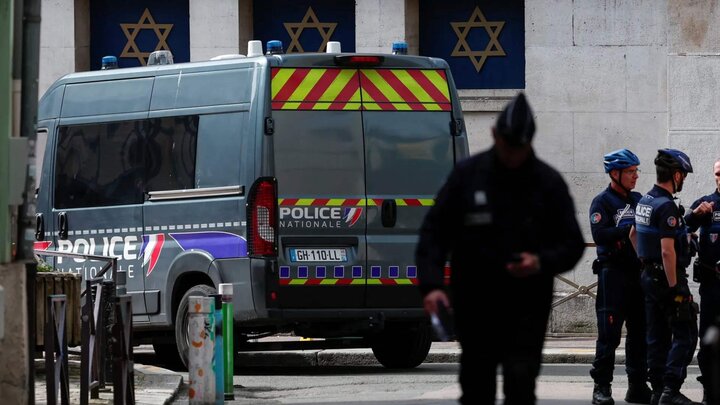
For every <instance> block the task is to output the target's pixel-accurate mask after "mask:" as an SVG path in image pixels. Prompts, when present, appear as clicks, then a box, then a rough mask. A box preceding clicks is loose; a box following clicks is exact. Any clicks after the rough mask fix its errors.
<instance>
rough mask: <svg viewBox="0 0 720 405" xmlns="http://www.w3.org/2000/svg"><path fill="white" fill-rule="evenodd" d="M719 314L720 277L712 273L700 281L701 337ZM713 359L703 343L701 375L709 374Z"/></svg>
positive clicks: (699, 361) (699, 354) (701, 348)
mask: <svg viewBox="0 0 720 405" xmlns="http://www.w3.org/2000/svg"><path fill="white" fill-rule="evenodd" d="M718 316H720V279H718V277H716V276H715V275H714V274H711V275H709V276H708V277H705V278H704V279H703V280H702V282H701V283H700V338H702V337H703V336H705V332H706V331H707V329H708V327H710V325H712V324H713V321H714V320H715V319H717V317H718ZM712 361H713V359H712V358H711V357H710V354H709V353H708V350H707V348H706V347H704V346H702V345H701V346H700V351H699V352H698V366H700V374H701V375H703V376H707V375H709V371H710V367H712ZM708 383H709V382H708ZM703 385H705V381H703ZM706 388H707V387H706Z"/></svg>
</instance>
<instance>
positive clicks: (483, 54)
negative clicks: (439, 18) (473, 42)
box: [450, 7, 506, 73]
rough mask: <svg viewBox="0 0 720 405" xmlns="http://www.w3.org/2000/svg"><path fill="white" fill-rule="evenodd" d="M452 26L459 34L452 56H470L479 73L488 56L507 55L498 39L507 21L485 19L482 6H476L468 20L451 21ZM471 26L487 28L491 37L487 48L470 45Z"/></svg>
mask: <svg viewBox="0 0 720 405" xmlns="http://www.w3.org/2000/svg"><path fill="white" fill-rule="evenodd" d="M450 26H452V29H453V31H455V35H457V37H458V42H457V44H456V45H455V49H453V51H452V53H451V54H450V56H456V57H458V56H467V57H469V58H470V61H472V63H473V65H474V66H475V70H477V72H478V73H479V72H480V69H482V67H483V65H484V64H485V60H486V59H487V58H488V56H505V55H506V53H505V50H504V49H503V47H502V46H501V45H500V42H499V41H498V36H499V35H500V31H502V29H503V27H504V26H505V21H488V20H487V19H485V15H484V14H483V13H482V11H480V7H475V11H473V13H472V15H471V16H470V19H468V20H467V21H463V22H451V23H450ZM471 28H485V31H486V32H487V34H488V37H489V41H488V44H487V46H486V47H485V50H483V51H474V50H472V49H471V48H470V45H468V43H467V35H468V33H469V32H470V29H471Z"/></svg>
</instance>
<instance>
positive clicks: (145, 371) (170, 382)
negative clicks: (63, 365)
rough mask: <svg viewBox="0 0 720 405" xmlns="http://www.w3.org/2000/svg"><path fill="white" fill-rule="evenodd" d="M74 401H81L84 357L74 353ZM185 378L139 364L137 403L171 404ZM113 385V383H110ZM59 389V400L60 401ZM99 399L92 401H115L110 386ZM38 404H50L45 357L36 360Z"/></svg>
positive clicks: (71, 372) (70, 365) (72, 399)
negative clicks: (82, 360) (81, 371)
mask: <svg viewBox="0 0 720 405" xmlns="http://www.w3.org/2000/svg"><path fill="white" fill-rule="evenodd" d="M151 350H152V349H151ZM68 366H69V369H70V370H69V373H70V403H71V404H79V403H80V356H77V355H72V354H71V355H70V357H69V360H68ZM182 383H183V378H182V376H181V375H180V374H179V373H176V372H174V371H171V370H167V369H164V368H160V367H155V366H147V365H143V364H137V363H136V364H135V403H136V404H138V405H140V404H147V405H157V404H169V403H170V402H171V401H172V399H173V398H174V397H175V395H176V394H177V392H178V390H179V389H180V386H181V385H182ZM108 385H109V386H111V385H112V382H110V383H109V384H108ZM59 392H60V391H59V390H58V397H57V401H58V403H60V397H59ZM99 396H100V398H99V399H90V401H89V403H90V404H103V405H104V404H112V403H113V401H112V398H113V393H112V389H111V388H110V387H108V388H105V389H101V390H100V395H99ZM35 404H43V405H44V404H47V393H46V384H45V360H43V359H36V360H35Z"/></svg>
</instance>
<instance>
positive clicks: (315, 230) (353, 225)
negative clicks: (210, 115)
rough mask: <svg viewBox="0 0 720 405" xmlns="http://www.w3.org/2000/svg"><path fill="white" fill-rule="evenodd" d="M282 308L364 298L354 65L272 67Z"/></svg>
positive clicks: (342, 304)
mask: <svg viewBox="0 0 720 405" xmlns="http://www.w3.org/2000/svg"><path fill="white" fill-rule="evenodd" d="M271 91H272V108H273V114H272V116H273V120H274V135H273V142H274V160H275V175H276V177H277V182H278V197H279V201H278V205H279V219H280V224H279V236H280V237H279V243H280V246H279V253H278V261H279V291H278V294H277V301H276V302H277V305H278V306H279V307H280V308H283V309H295V308H296V309H321V308H360V307H362V306H364V304H365V303H364V300H365V278H366V273H365V272H366V267H365V264H366V258H365V255H366V246H365V232H366V224H365V223H366V221H365V218H366V216H365V214H366V199H365V155H364V144H363V142H364V141H363V133H362V116H361V113H360V89H359V78H358V71H357V69H341V68H292V67H281V68H273V69H272V86H271Z"/></svg>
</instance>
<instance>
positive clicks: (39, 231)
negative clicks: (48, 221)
mask: <svg viewBox="0 0 720 405" xmlns="http://www.w3.org/2000/svg"><path fill="white" fill-rule="evenodd" d="M35 240H37V241H43V240H45V220H44V219H43V214H35Z"/></svg>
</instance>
